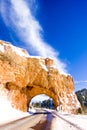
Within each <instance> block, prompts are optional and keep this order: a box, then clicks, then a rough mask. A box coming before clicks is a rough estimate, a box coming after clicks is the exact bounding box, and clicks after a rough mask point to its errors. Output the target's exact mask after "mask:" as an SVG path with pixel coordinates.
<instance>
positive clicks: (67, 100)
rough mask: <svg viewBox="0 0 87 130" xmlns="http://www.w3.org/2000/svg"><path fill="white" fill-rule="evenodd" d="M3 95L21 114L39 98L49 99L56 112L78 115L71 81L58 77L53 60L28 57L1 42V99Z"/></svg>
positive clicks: (17, 49)
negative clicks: (43, 96) (45, 97)
mask: <svg viewBox="0 0 87 130" xmlns="http://www.w3.org/2000/svg"><path fill="white" fill-rule="evenodd" d="M3 94H4V95H6V96H7V97H8V99H9V100H10V101H11V104H12V106H13V107H15V108H17V109H20V110H22V111H27V110H28V107H29V103H30V101H31V99H32V98H33V97H34V96H36V95H39V94H46V95H48V96H50V97H51V98H52V99H53V100H54V103H55V107H57V110H61V111H64V112H69V113H77V112H78V109H79V108H80V104H79V102H78V100H77V97H76V95H75V93H74V81H73V78H72V77H71V76H70V75H67V76H65V75H63V74H60V73H59V71H58V70H57V68H56V67H55V65H54V61H53V60H52V59H48V58H46V59H44V58H40V57H31V56H29V54H28V53H27V52H26V51H25V50H23V49H21V48H18V47H15V46H13V45H12V44H10V43H7V42H4V41H0V96H1V95H3Z"/></svg>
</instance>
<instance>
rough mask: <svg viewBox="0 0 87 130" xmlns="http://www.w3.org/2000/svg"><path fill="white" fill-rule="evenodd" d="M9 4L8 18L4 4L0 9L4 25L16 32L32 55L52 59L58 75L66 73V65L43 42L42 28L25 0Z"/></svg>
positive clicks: (17, 0)
mask: <svg viewBox="0 0 87 130" xmlns="http://www.w3.org/2000/svg"><path fill="white" fill-rule="evenodd" d="M3 1H4V2H3V3H6V1H5V0H3ZM30 1H31V0H30ZM10 2H11V3H10V4H11V5H10V7H9V9H8V10H9V14H8V15H9V16H8V17H7V16H6V15H7V12H6V8H7V7H6V4H5V6H3V7H2V16H3V19H4V21H5V22H6V24H7V25H8V26H11V27H12V28H13V29H14V30H15V31H16V33H17V35H19V37H20V38H21V40H22V41H23V42H24V43H25V44H27V45H28V47H29V49H30V51H32V52H33V54H36V55H40V56H43V57H51V58H53V59H54V60H55V63H56V66H57V68H58V69H59V71H60V73H64V74H65V73H67V71H66V69H65V67H66V64H64V63H63V62H61V60H60V59H59V58H58V55H59V53H58V52H56V51H55V50H54V48H52V47H51V46H50V45H49V44H48V43H46V42H45V41H44V40H43V38H42V34H41V32H42V27H41V26H40V24H39V22H38V21H37V20H36V19H35V17H34V16H33V15H32V12H31V10H30V7H29V3H27V0H26V1H25V0H10ZM28 2H29V1H28ZM2 5H4V4H2ZM8 18H9V19H8Z"/></svg>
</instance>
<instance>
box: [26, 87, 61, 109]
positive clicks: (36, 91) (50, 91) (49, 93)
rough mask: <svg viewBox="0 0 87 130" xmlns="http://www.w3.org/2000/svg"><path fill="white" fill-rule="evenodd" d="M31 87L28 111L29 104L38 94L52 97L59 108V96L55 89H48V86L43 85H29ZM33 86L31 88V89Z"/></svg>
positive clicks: (28, 94)
mask: <svg viewBox="0 0 87 130" xmlns="http://www.w3.org/2000/svg"><path fill="white" fill-rule="evenodd" d="M28 88H29V89H28V90H27V92H28V93H27V99H28V100H27V111H28V109H29V105H30V102H31V100H32V99H33V98H34V97H35V96H37V95H43V94H44V95H46V96H48V97H49V98H51V99H52V100H53V102H54V106H55V108H57V106H58V105H59V104H60V102H59V97H58V96H57V95H56V93H55V91H53V89H47V88H43V87H41V86H36V85H35V86H29V87H28ZM30 88H31V89H30Z"/></svg>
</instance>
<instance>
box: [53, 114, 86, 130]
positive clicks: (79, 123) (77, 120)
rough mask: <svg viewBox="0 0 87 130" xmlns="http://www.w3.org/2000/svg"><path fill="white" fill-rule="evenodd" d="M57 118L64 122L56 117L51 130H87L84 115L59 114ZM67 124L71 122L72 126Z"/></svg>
mask: <svg viewBox="0 0 87 130" xmlns="http://www.w3.org/2000/svg"><path fill="white" fill-rule="evenodd" d="M59 116H60V117H62V118H63V119H64V120H63V119H61V118H59V117H58V116H56V118H54V120H53V123H52V130H57V129H59V130H87V116H86V115H70V114H59ZM68 122H71V124H73V125H71V124H69V123H68ZM74 126H75V127H74Z"/></svg>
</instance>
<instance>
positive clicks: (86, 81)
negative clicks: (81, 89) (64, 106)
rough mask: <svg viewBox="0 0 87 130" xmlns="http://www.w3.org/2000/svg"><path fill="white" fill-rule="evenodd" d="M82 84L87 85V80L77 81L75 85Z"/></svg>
mask: <svg viewBox="0 0 87 130" xmlns="http://www.w3.org/2000/svg"><path fill="white" fill-rule="evenodd" d="M80 83H87V80H80V81H75V84H80Z"/></svg>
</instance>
